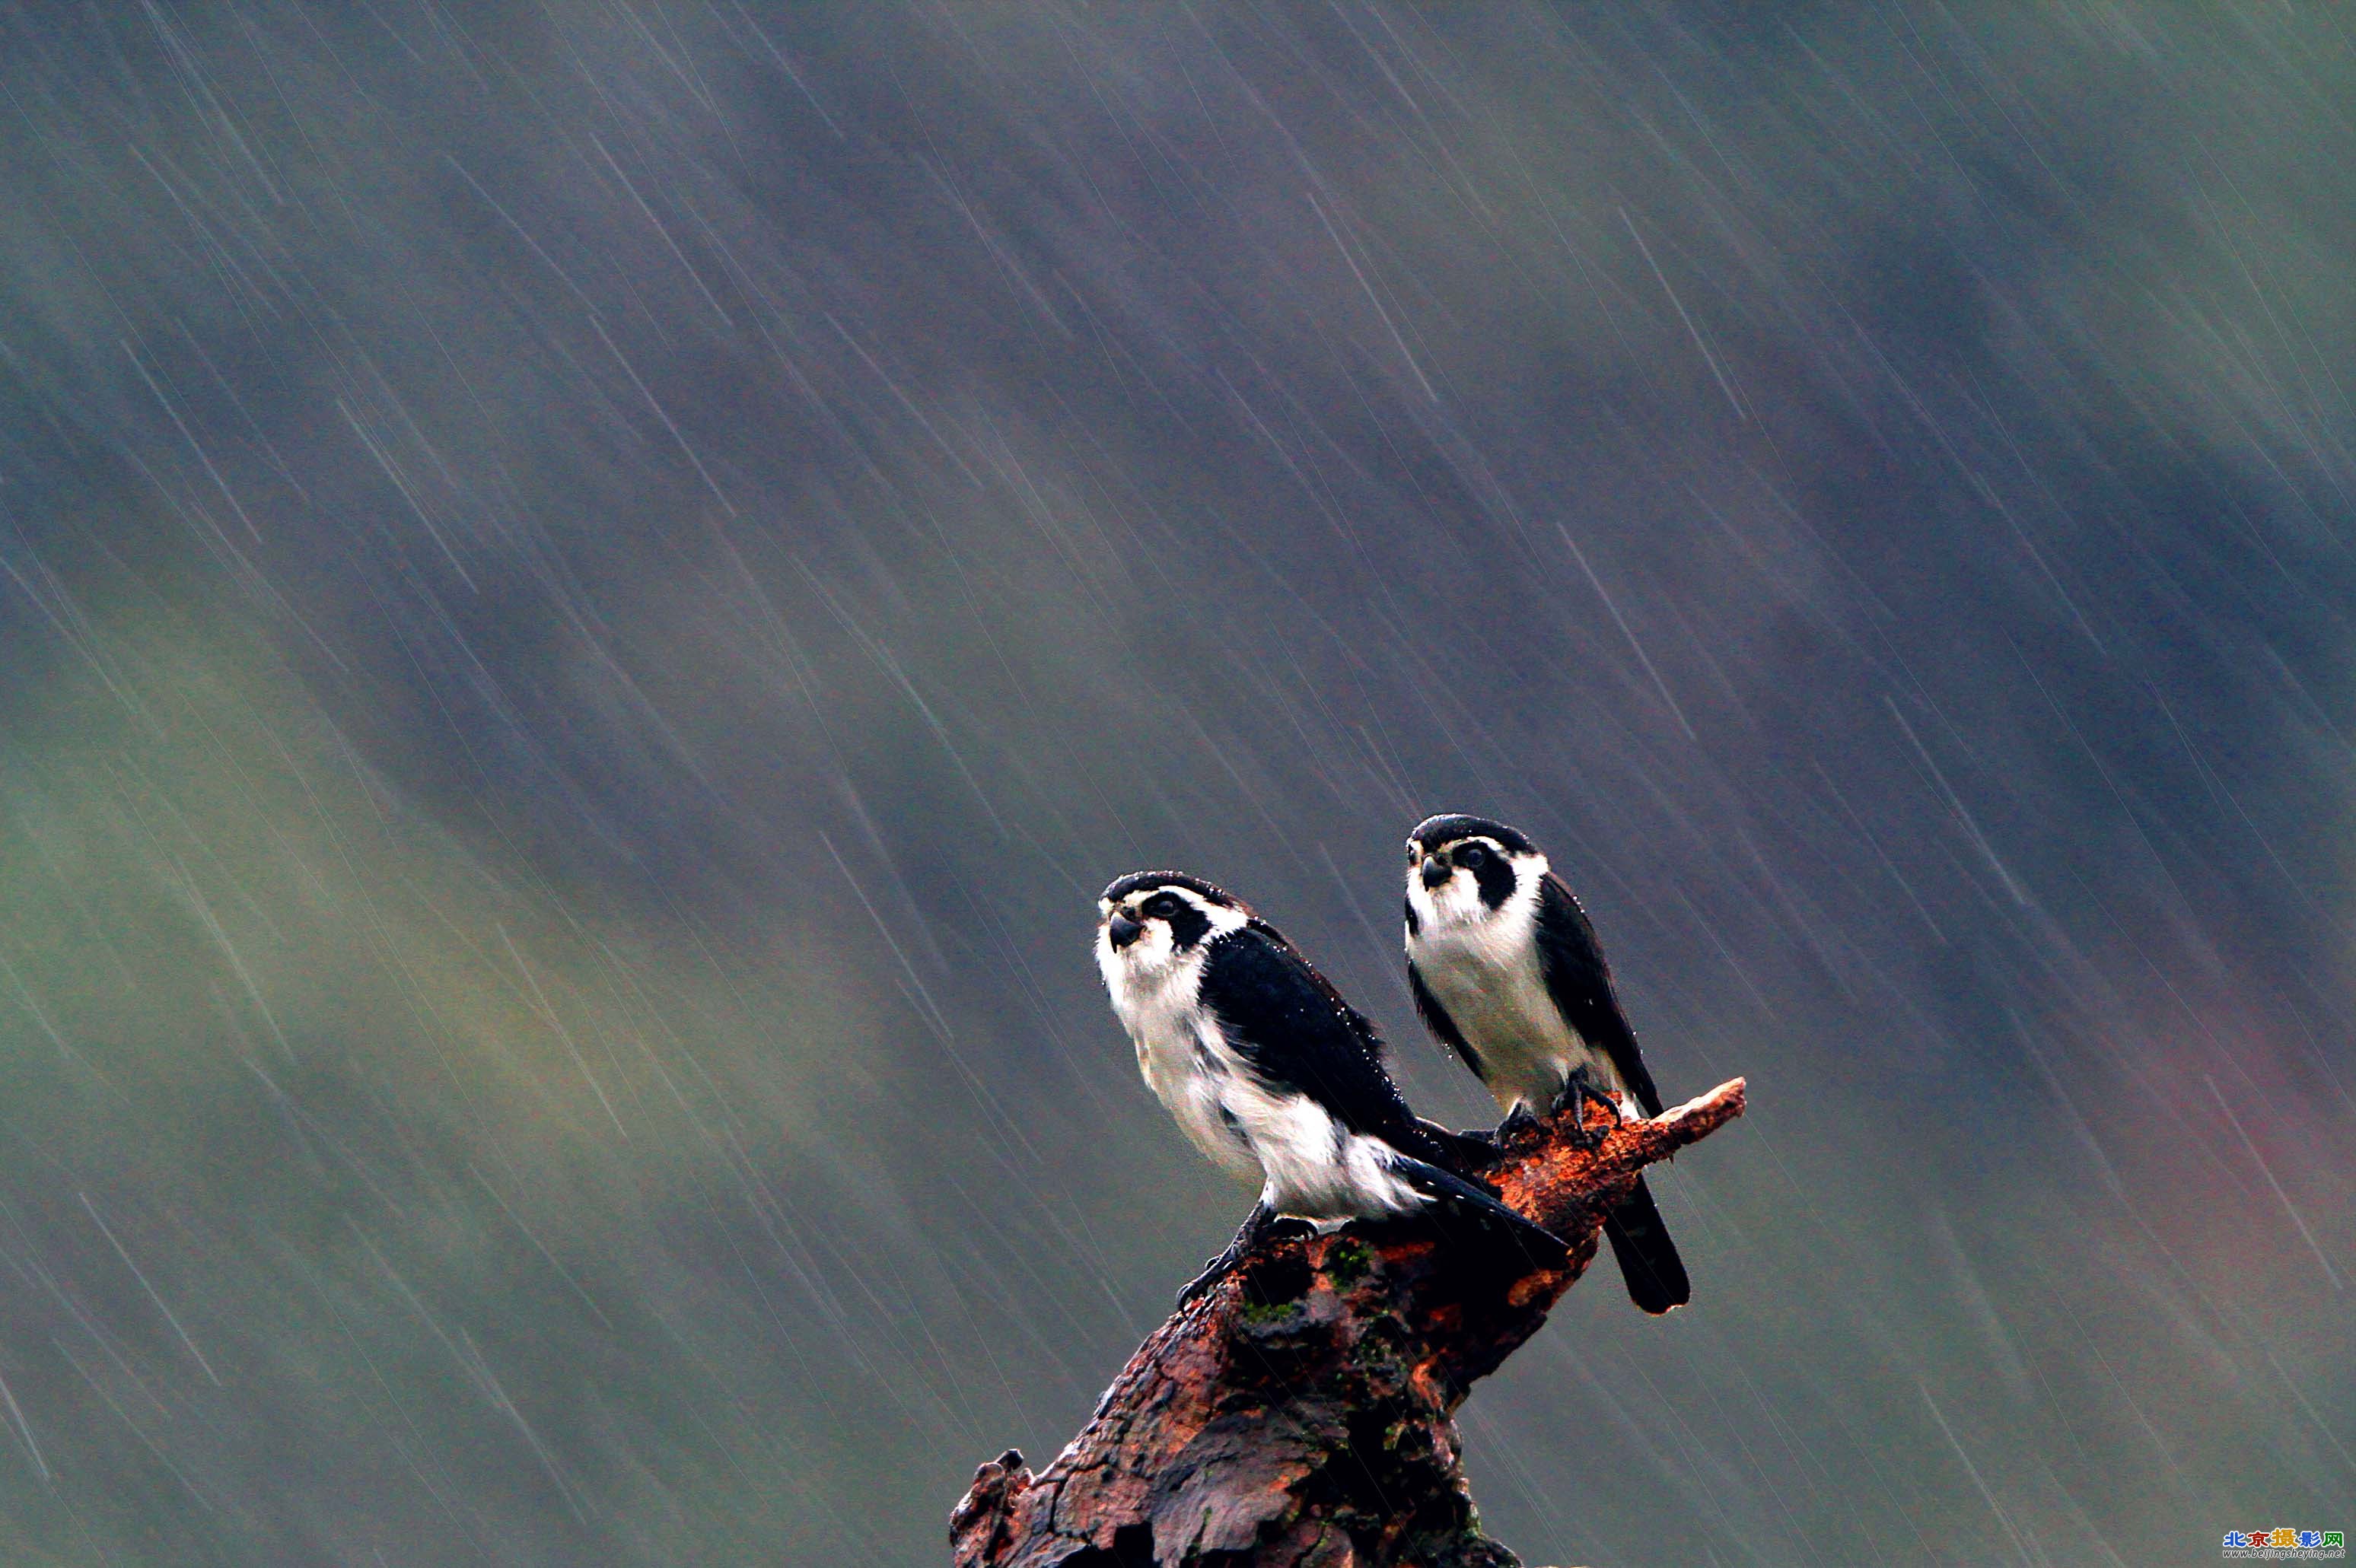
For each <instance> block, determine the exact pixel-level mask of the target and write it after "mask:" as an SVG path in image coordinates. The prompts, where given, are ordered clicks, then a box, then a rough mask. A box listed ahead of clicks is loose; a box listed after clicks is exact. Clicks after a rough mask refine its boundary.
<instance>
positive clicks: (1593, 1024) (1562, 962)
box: [1537, 871, 1661, 1116]
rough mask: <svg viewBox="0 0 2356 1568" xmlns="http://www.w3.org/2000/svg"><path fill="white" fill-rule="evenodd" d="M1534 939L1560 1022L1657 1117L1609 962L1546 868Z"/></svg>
mask: <svg viewBox="0 0 2356 1568" xmlns="http://www.w3.org/2000/svg"><path fill="white" fill-rule="evenodd" d="M1537 939H1538V967H1539V970H1540V972H1541V973H1542V974H1543V975H1544V976H1545V977H1546V987H1547V993H1548V994H1549V995H1551V996H1552V997H1554V1005H1555V1007H1556V1008H1557V1009H1558V1011H1559V1012H1560V1013H1561V1014H1562V1019H1563V1022H1565V1023H1567V1024H1569V1026H1570V1027H1571V1028H1572V1029H1577V1030H1578V1031H1579V1036H1580V1039H1581V1040H1585V1041H1586V1042H1587V1043H1588V1044H1589V1045H1590V1046H1591V1047H1593V1048H1594V1049H1595V1050H1597V1051H1601V1052H1602V1053H1603V1054H1604V1055H1605V1056H1606V1057H1607V1058H1609V1059H1610V1061H1611V1062H1612V1067H1613V1069H1614V1070H1615V1071H1617V1072H1619V1074H1620V1081H1621V1082H1622V1083H1625V1084H1627V1085H1628V1093H1631V1094H1633V1095H1634V1096H1635V1097H1636V1104H1638V1105H1640V1106H1642V1107H1643V1108H1644V1115H1648V1116H1657V1115H1660V1114H1661V1092H1660V1091H1659V1090H1657V1089H1655V1088H1654V1087H1653V1075H1652V1074H1651V1073H1650V1072H1645V1071H1644V1052H1642V1051H1638V1050H1637V1049H1636V1031H1635V1030H1633V1029H1630V1028H1629V1027H1628V1015H1627V1014H1625V1013H1623V1012H1622V1011H1621V1010H1620V997H1619V993H1618V992H1616V991H1614V990H1613V989H1612V966H1611V965H1608V964H1606V963H1604V961H1603V949H1602V947H1601V945H1599V944H1597V942H1596V940H1595V927H1594V926H1593V925H1591V924H1590V923H1589V922H1588V919H1587V912H1586V911H1585V910H1583V909H1581V908H1580V907H1579V900H1578V899H1577V898H1575V897H1573V896H1572V894H1571V891H1570V888H1569V885H1568V884H1567V883H1565V882H1564V881H1563V880H1562V879H1561V878H1560V877H1558V876H1556V875H1555V874H1554V873H1553V872H1552V871H1548V872H1547V874H1546V880H1544V881H1543V882H1541V883H1540V884H1539V886H1538V929H1537Z"/></svg>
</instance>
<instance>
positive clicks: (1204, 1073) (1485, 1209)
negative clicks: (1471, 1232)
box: [1096, 871, 1564, 1302]
mask: <svg viewBox="0 0 2356 1568" xmlns="http://www.w3.org/2000/svg"><path fill="white" fill-rule="evenodd" d="M1098 911H1099V912H1100V915H1101V919H1100V921H1099V923H1098V927H1097V942H1096V955H1097V968H1098V971H1099V972H1100V973H1101V974H1102V975H1103V976H1104V983H1105V989H1106V990H1107V991H1108V992H1110V993H1111V996H1112V1008H1113V1011H1114V1013H1115V1014H1117V1015H1118V1016H1119V1019H1120V1021H1121V1025H1122V1027H1123V1028H1125V1029H1128V1031H1129V1036H1130V1040H1132V1041H1133V1042H1135V1044H1136V1047H1137V1065H1138V1067H1139V1069H1140V1071H1141V1072H1143V1073H1144V1074H1145V1082H1146V1084H1147V1086H1148V1087H1150V1088H1151V1090H1152V1091H1153V1093H1154V1095H1155V1096H1156V1097H1157V1098H1158V1099H1160V1100H1161V1102H1162V1104H1163V1105H1165V1106H1167V1107H1168V1108H1169V1111H1170V1114H1171V1115H1173V1116H1174V1117H1175V1118H1177V1122H1178V1125H1179V1127H1180V1128H1181V1129H1182V1130H1183V1131H1184V1133H1185V1135H1186V1136H1187V1137H1188V1138H1189V1139H1191V1140H1192V1141H1193V1142H1194V1147H1197V1148H1199V1149H1201V1150H1202V1151H1203V1152H1204V1153H1205V1155H1208V1156H1209V1157H1210V1158H1211V1160H1212V1161H1213V1163H1215V1164H1216V1165H1219V1166H1221V1167H1223V1168H1226V1169H1227V1170H1230V1171H1233V1172H1235V1173H1236V1174H1237V1175H1240V1176H1244V1177H1248V1178H1256V1179H1258V1181H1259V1182H1260V1194H1259V1202H1258V1204H1257V1205H1255V1206H1254V1207H1253V1210H1252V1212H1251V1217H1250V1218H1249V1219H1248V1220H1246V1221H1244V1226H1243V1229H1242V1230H1241V1231H1239V1232H1237V1234H1236V1239H1235V1241H1234V1243H1232V1244H1231V1245H1229V1246H1228V1248H1227V1250H1226V1252H1224V1253H1221V1254H1220V1255H1219V1256H1217V1257H1215V1258H1214V1259H1212V1260H1211V1262H1210V1264H1209V1266H1208V1267H1206V1268H1205V1270H1204V1272H1203V1273H1202V1275H1199V1276H1198V1277H1197V1278H1195V1280H1194V1282H1193V1283H1192V1284H1190V1285H1187V1287H1186V1289H1185V1290H1184V1291H1183V1292H1182V1293H1181V1294H1180V1296H1179V1299H1180V1300H1181V1301H1182V1302H1183V1301H1186V1300H1190V1299H1192V1298H1193V1297H1194V1296H1195V1295H1197V1294H1199V1293H1200V1292H1201V1291H1202V1290H1203V1289H1205V1287H1206V1286H1208V1285H1210V1284H1211V1283H1212V1282H1213V1281H1215V1279H1217V1278H1218V1277H1219V1275H1222V1274H1224V1273H1225V1272H1226V1270H1228V1269H1229V1268H1231V1267H1233V1266H1234V1265H1235V1264H1237V1262H1239V1261H1240V1260H1241V1258H1242V1257H1243V1254H1244V1253H1245V1252H1246V1251H1247V1250H1248V1248H1249V1246H1250V1245H1251V1243H1253V1241H1255V1240H1256V1239H1257V1238H1258V1237H1259V1236H1260V1235H1261V1234H1262V1233H1264V1232H1266V1231H1267V1230H1268V1229H1269V1226H1270V1225H1271V1224H1272V1223H1273V1222H1274V1221H1275V1219H1276V1217H1277V1216H1280V1215H1290V1216H1296V1217H1299V1218H1301V1219H1306V1220H1311V1221H1344V1220H1353V1219H1376V1218H1381V1217H1384V1216H1388V1215H1397V1214H1405V1213H1408V1212H1411V1211H1416V1210H1419V1209H1422V1208H1425V1207H1427V1206H1429V1205H1432V1204H1440V1205H1443V1206H1445V1207H1446V1208H1448V1209H1451V1210H1454V1211H1459V1212H1466V1213H1472V1214H1478V1215H1481V1216H1483V1217H1485V1218H1486V1219H1487V1220H1489V1221H1494V1222H1496V1223H1498V1224H1501V1225H1503V1226H1505V1227H1507V1228H1508V1229H1509V1230H1510V1232H1512V1233H1514V1234H1515V1235H1517V1236H1519V1237H1520V1238H1521V1239H1522V1240H1523V1241H1524V1243H1526V1245H1527V1246H1528V1247H1529V1248H1530V1251H1531V1253H1532V1255H1533V1256H1535V1257H1537V1258H1538V1259H1539V1260H1540V1261H1543V1262H1545V1263H1547V1264H1558V1263H1559V1262H1560V1261H1561V1260H1562V1258H1563V1256H1564V1247H1563V1243H1561V1242H1560V1241H1559V1240H1558V1238H1557V1237H1555V1236H1554V1235H1553V1234H1552V1233H1551V1232H1547V1231H1546V1230H1544V1229H1542V1228H1541V1227H1539V1226H1537V1225H1536V1224H1534V1223H1532V1222H1531V1221H1528V1220H1526V1219H1524V1218H1523V1217H1522V1216H1520V1215H1518V1214H1516V1213H1515V1212H1514V1211H1512V1210H1510V1209H1508V1208H1506V1207H1505V1205H1504V1204H1502V1203H1500V1202H1498V1201H1497V1200H1496V1199H1495V1198H1494V1196H1492V1195H1491V1194H1490V1193H1488V1192H1486V1191H1484V1190H1483V1189H1481V1188H1479V1187H1477V1186H1475V1185H1473V1183H1472V1182H1471V1181H1469V1180H1467V1179H1464V1178H1463V1177H1462V1176H1461V1175H1458V1174H1457V1173H1456V1171H1455V1170H1453V1169H1451V1166H1459V1165H1462V1163H1463V1162H1464V1161H1465V1160H1466V1158H1467V1157H1479V1156H1480V1155H1483V1154H1485V1153H1487V1152H1488V1151H1487V1149H1486V1147H1485V1146H1483V1145H1482V1144H1480V1143H1479V1142H1478V1141H1477V1140H1473V1139H1470V1138H1466V1137H1464V1136H1462V1135H1459V1134H1455V1133H1451V1132H1449V1131H1447V1130H1446V1129H1444V1128H1440V1127H1437V1126H1434V1125H1431V1124H1430V1123H1428V1122H1422V1121H1419V1120H1418V1119H1417V1117H1416V1115H1415V1113H1414V1112H1412V1111H1410V1110H1408V1105H1407V1102H1406V1101H1405V1100H1403V1099H1401V1098H1400V1097H1399V1093H1398V1088H1397V1087H1396V1086H1395V1085H1394V1084H1393V1083H1391V1080H1390V1075H1389V1074H1388V1073H1387V1072H1384V1071H1383V1063H1382V1049H1383V1047H1382V1040H1381V1037H1379V1036H1378V1035H1377V1034H1376V1032H1375V1027H1374V1025H1373V1024H1371V1023H1369V1022H1368V1021H1367V1020H1366V1019H1365V1018H1363V1017H1361V1016H1360V1015H1359V1014H1358V1012H1357V1011H1356V1010H1355V1009H1354V1008H1351V1006H1350V1005H1349V1004H1348V1003H1347V1002H1344V1000H1343V999H1342V997H1341V995H1340V993H1338V992H1337V991H1335V990H1334V989H1333V986H1332V984H1331V983H1330V982H1328V981H1327V980H1326V978H1325V976H1323V975H1321V974H1319V973H1318V972H1317V971H1316V970H1315V969H1313V968H1312V967H1311V966H1310V964H1309V961H1308V960H1307V959H1305V958H1303V957H1302V956H1301V955H1300V953H1299V952H1298V951H1296V950H1295V949H1294V947H1293V945H1292V944H1290V942H1287V941H1286V940H1285V939H1284V937H1283V936H1282V935H1281V934H1280V933H1279V932H1278V931H1277V929H1276V928H1275V927H1274V926H1272V925H1270V924H1269V923H1267V922H1266V921H1264V920H1262V919H1260V918H1259V917H1258V915H1257V914H1255V913H1253V912H1252V911H1251V910H1250V908H1249V907H1248V906H1247V905H1246V904H1245V903H1244V902H1243V901H1241V900H1239V899H1237V898H1235V897H1233V896H1232V895H1230V894H1228V893H1226V892H1224V891H1221V890H1219V889H1218V888H1215V887H1214V886H1212V885H1211V884H1210V883H1208V882H1206V881H1204V880H1201V879H1200V878H1198V877H1189V876H1184V875H1182V874H1181V873H1179V872H1176V871H1140V872H1137V873H1135V874H1133V875H1130V876H1126V877H1122V878H1120V879H1119V880H1117V881H1115V882H1114V883H1113V884H1112V885H1111V886H1110V887H1108V888H1107V889H1105V891H1104V897H1103V898H1102V899H1101V900H1100V901H1098Z"/></svg>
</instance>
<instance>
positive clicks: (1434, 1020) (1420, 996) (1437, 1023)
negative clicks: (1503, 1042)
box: [1407, 958, 1489, 1081]
mask: <svg viewBox="0 0 2356 1568" xmlns="http://www.w3.org/2000/svg"><path fill="white" fill-rule="evenodd" d="M1407 988H1408V991H1409V992H1410V993H1411V994H1413V996H1414V997H1415V1010H1416V1014H1417V1016H1418V1017H1419V1018H1421V1019H1423V1027H1424V1028H1426V1029H1430V1031H1431V1032H1432V1036H1433V1038H1434V1039H1436V1040H1439V1041H1440V1044H1442V1045H1444V1046H1446V1047H1447V1048H1448V1049H1449V1050H1451V1051H1454V1052H1455V1053H1456V1054H1457V1055H1459V1056H1461V1057H1462V1058H1463V1059H1464V1065H1465V1066H1467V1067H1469V1068H1471V1069H1472V1076H1473V1077H1475V1078H1479V1079H1482V1080H1483V1081H1486V1080H1487V1078H1488V1076H1489V1075H1488V1074H1487V1073H1486V1072H1483V1071H1482V1070H1481V1057H1480V1054H1479V1053H1478V1052H1477V1051H1474V1050H1473V1049H1472V1046H1471V1044H1469V1043H1468V1042H1467V1041H1466V1040H1465V1039H1464V1031H1463V1030H1462V1029H1458V1028H1457V1027H1456V1020H1455V1019H1451V1018H1450V1017H1449V1016H1448V1009H1447V1008H1443V1007H1441V1006H1440V998H1439V997H1435V996H1433V995H1432V994H1431V987H1429V986H1427V985H1425V984H1424V983H1423V972H1422V971H1421V970H1419V969H1418V968H1417V967H1416V966H1415V960H1414V959H1412V958H1410V959H1408V961H1407Z"/></svg>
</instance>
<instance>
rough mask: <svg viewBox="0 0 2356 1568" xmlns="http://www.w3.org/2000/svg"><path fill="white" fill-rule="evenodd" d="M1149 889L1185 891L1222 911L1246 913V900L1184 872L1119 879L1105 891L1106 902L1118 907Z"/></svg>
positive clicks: (1145, 873)
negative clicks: (1124, 901)
mask: <svg viewBox="0 0 2356 1568" xmlns="http://www.w3.org/2000/svg"><path fill="white" fill-rule="evenodd" d="M1147 888H1183V889H1185V890H1186V891H1188V892H1190V893H1193V894H1194V895H1196V896H1197V897H1199V898H1204V899H1207V900H1209V901H1211V902H1212V903H1215V904H1217V905H1219V906H1220V907H1221V908H1223V909H1243V908H1244V901H1243V900H1241V899H1239V898H1237V897H1236V896H1235V894H1233V893H1231V892H1229V891H1226V889H1225V888H1222V887H1220V886H1218V885H1217V884H1216V883H1214V882H1206V881H1205V880H1203V879H1202V878H1200V877H1190V876H1188V875H1187V874H1186V873H1185V872H1183V871H1131V872H1130V874H1129V875H1127V876H1125V877H1116V878H1115V879H1113V881H1112V883H1111V885H1110V886H1108V887H1107V888H1106V889H1105V891H1104V895H1103V897H1104V901H1105V902H1107V903H1110V904H1117V903H1119V902H1120V901H1121V900H1123V899H1125V898H1127V897H1129V895H1130V894H1131V893H1134V892H1140V891H1143V890H1144V889H1147Z"/></svg>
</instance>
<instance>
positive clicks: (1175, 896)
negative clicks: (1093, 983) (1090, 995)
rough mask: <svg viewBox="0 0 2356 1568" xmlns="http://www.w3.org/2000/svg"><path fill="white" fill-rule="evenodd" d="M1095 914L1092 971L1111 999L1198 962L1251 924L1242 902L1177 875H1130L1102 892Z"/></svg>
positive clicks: (1204, 882)
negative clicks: (1217, 941) (1209, 948)
mask: <svg viewBox="0 0 2356 1568" xmlns="http://www.w3.org/2000/svg"><path fill="white" fill-rule="evenodd" d="M1097 912H1098V922H1097V968H1098V970H1099V971H1101V972H1102V973H1103V975H1104V979H1105V984H1106V986H1107V987H1110V988H1111V990H1112V992H1113V994H1114V995H1115V996H1116V997H1118V996H1120V995H1121V994H1122V993H1123V992H1124V991H1125V990H1128V989H1130V988H1134V987H1138V986H1141V985H1151V984H1153V983H1154V982H1155V981H1157V980H1158V979H1160V978H1162V976H1167V975H1168V974H1169V973H1170V972H1171V971H1172V970H1173V969H1175V968H1178V967H1180V966H1182V965H1184V964H1186V963H1187V961H1188V960H1189V959H1194V958H1199V957H1200V955H1201V954H1202V952H1203V949H1204V948H1205V946H1206V945H1207V944H1209V943H1210V942H1211V940H1212V939H1213V938H1215V937H1217V936H1220V935H1224V934H1225V933H1227V932H1230V931H1236V930H1239V929H1240V928H1242V927H1243V926H1245V925H1247V924H1248V923H1250V921H1251V918H1252V912H1251V910H1250V908H1249V907H1248V906H1247V905H1246V904H1245V903H1244V901H1242V900H1241V899H1238V898H1237V897H1236V896H1235V895H1234V894H1232V893H1230V892H1227V891H1225V890H1224V889H1221V888H1216V887H1214V886H1213V885H1211V884H1210V883H1209V882H1206V881H1205V880H1203V879H1202V878H1200V877H1190V876H1187V875H1185V874H1184V873H1183V872H1180V871H1132V872H1130V874H1129V875H1128V876H1126V877H1122V878H1119V879H1118V880H1115V881H1114V882H1113V884H1112V885H1111V886H1110V887H1108V888H1107V889H1105V891H1104V896H1103V897H1102V898H1099V899H1098V900H1097Z"/></svg>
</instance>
